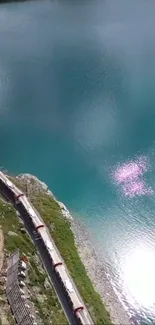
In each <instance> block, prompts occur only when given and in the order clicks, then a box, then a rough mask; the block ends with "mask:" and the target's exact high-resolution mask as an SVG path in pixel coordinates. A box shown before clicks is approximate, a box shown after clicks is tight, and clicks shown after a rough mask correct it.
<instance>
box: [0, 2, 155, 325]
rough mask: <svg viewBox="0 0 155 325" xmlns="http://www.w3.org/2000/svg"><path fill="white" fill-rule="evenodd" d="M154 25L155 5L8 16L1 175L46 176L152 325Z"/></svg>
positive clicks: (18, 8) (43, 5)
mask: <svg viewBox="0 0 155 325" xmlns="http://www.w3.org/2000/svg"><path fill="white" fill-rule="evenodd" d="M154 17H155V3H154V1H152V0H150V1H144V0H141V1H140V0H131V1H128V0H115V1H114V0H113V1H112V0H107V1H106V0H105V1H89V0H87V1H80V0H79V1H73V0H72V1H65V0H63V1H55V2H53V1H38V2H37V1H35V2H27V3H12V4H4V5H1V6H0V42H1V46H0V145H1V155H0V164H1V166H4V167H5V168H6V169H8V170H10V171H11V172H13V173H20V172H29V173H34V174H36V175H37V176H38V177H40V178H41V179H43V180H44V181H45V182H46V183H47V184H48V185H49V187H50V188H51V189H52V190H53V191H54V193H55V194H56V196H57V197H58V198H59V199H60V200H62V201H63V202H64V203H65V204H66V205H67V206H68V207H69V209H70V210H71V211H72V212H73V213H74V214H75V215H76V216H77V218H79V220H82V221H83V222H84V223H85V224H86V226H87V228H88V229H89V230H90V231H91V233H92V240H93V241H94V243H95V245H96V247H97V248H98V249H99V250H100V253H101V254H103V256H104V259H105V260H106V261H107V263H108V265H109V267H110V270H111V271H110V272H111V274H112V280H113V283H114V285H115V288H116V289H117V291H118V292H119V294H121V298H122V299H123V300H124V301H125V303H126V306H127V308H128V312H129V313H130V315H133V316H135V317H136V319H137V320H139V321H141V322H142V321H143V322H144V323H145V324H148V323H151V324H153V323H155V57H154V54H155V33H154V30H155V20H154ZM144 323H143V324H144Z"/></svg>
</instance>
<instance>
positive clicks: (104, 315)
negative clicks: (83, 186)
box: [15, 179, 112, 325]
mask: <svg viewBox="0 0 155 325" xmlns="http://www.w3.org/2000/svg"><path fill="white" fill-rule="evenodd" d="M15 182H16V184H17V185H18V186H19V187H21V188H22V190H26V186H25V184H24V182H23V181H21V180H20V181H19V180H17V179H16V180H15ZM31 185H32V187H31V191H29V198H30V200H31V202H32V203H33V205H34V206H35V207H36V209H37V210H38V211H39V212H40V214H41V216H42V218H43V219H44V221H45V222H46V225H47V226H48V228H49V230H50V233H51V235H52V238H53V239H54V241H55V244H56V245H57V247H58V249H59V251H60V253H61V255H62V257H63V258H64V260H65V263H66V265H67V267H68V269H69V272H70V274H71V275H72V277H73V279H74V281H75V283H76V285H77V288H78V290H79V292H80V294H81V296H82V297H83V299H84V301H85V303H86V306H87V307H88V309H89V311H90V313H91V316H92V318H93V320H94V323H95V324H102V325H103V324H104V325H110V324H112V323H111V320H110V316H109V313H108V312H107V310H106V309H105V307H104V306H103V303H102V301H101V298H100V296H99V294H98V293H97V292H96V291H95V289H94V287H93V285H92V283H91V281H90V279H89V277H88V275H87V273H86V270H85V267H84V265H83V263H82V262H81V259H80V257H79V254H78V251H77V248H76V246H75V241H74V236H73V233H72V231H71V229H70V222H69V221H68V220H66V219H65V218H64V217H63V216H62V213H61V210H60V207H59V205H58V203H57V202H56V201H55V200H54V199H53V198H52V197H50V196H49V195H47V194H46V193H45V192H42V193H40V192H36V191H35V182H34V181H33V180H32V183H31ZM32 189H33V190H32Z"/></svg>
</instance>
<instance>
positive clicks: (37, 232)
mask: <svg viewBox="0 0 155 325" xmlns="http://www.w3.org/2000/svg"><path fill="white" fill-rule="evenodd" d="M0 193H1V195H2V196H3V197H4V198H5V199H6V200H7V201H9V202H10V203H11V204H12V205H13V206H14V208H15V209H16V210H17V211H18V213H19V215H20V218H21V219H22V220H23V221H24V225H25V228H26V229H27V231H28V233H29V235H30V236H31V238H32V240H33V242H34V244H35V246H36V248H37V250H38V253H39V255H40V259H41V261H42V263H43V266H44V268H45V270H46V272H47V274H48V276H49V279H50V281H51V283H52V285H53V287H54V289H55V291H56V294H57V296H58V299H59V301H60V303H61V305H62V308H63V310H64V312H65V315H66V317H67V319H68V322H69V323H70V324H73V325H74V324H75V325H76V324H81V325H94V322H93V320H92V318H91V316H90V314H89V312H88V310H87V308H86V306H85V304H84V302H83V300H82V298H81V296H80V294H79V292H78V290H77V288H76V285H75V283H74V281H73V279H72V278H71V276H70V274H69V272H68V270H67V267H66V265H65V263H64V260H63V258H62V257H61V255H60V253H59V251H58V249H57V247H56V245H55V243H54V241H53V239H52V238H51V236H50V234H49V231H48V228H47V227H46V225H45V223H44V222H43V220H42V218H41V216H40V214H39V213H38V212H37V210H36V209H35V208H34V207H33V205H32V204H31V203H30V202H29V200H28V199H27V197H26V195H25V194H24V193H23V192H22V191H21V190H19V189H18V188H17V186H16V185H14V184H13V183H12V182H11V181H10V180H9V179H8V178H7V176H6V175H5V174H4V173H2V172H1V171H0Z"/></svg>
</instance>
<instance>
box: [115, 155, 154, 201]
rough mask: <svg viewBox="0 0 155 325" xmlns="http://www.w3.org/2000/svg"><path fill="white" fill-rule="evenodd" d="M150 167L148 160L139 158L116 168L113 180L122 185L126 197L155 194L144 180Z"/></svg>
mask: <svg viewBox="0 0 155 325" xmlns="http://www.w3.org/2000/svg"><path fill="white" fill-rule="evenodd" d="M148 167H149V163H148V160H147V158H146V157H139V158H138V159H136V160H135V161H130V162H127V163H124V164H122V165H120V166H118V167H117V168H116V170H115V171H114V172H113V178H114V180H115V182H116V183H117V184H121V185H122V189H123V192H124V194H125V196H130V197H133V196H135V195H138V196H140V195H149V194H153V190H152V189H151V188H150V187H147V185H146V184H145V182H144V180H143V178H142V176H143V174H144V173H145V172H146V171H147V170H148Z"/></svg>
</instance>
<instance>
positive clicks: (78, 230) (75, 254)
mask: <svg viewBox="0 0 155 325" xmlns="http://www.w3.org/2000/svg"><path fill="white" fill-rule="evenodd" d="M9 177H10V176H9ZM10 179H11V180H12V182H14V183H15V185H17V186H18V187H19V188H20V189H21V190H22V191H23V192H24V193H25V194H26V195H27V197H28V198H29V200H30V201H31V203H32V204H33V205H34V207H35V208H36V209H37V210H38V211H39V213H40V214H41V216H42V218H43V219H44V221H45V223H46V225H47V226H48V229H49V231H50V233H51V235H52V238H53V239H54V241H55V244H56V245H57V247H58V249H59V251H60V253H61V255H62V257H63V258H64V260H65V263H66V265H67V267H68V270H69V272H70V274H71V276H72V277H73V279H74V281H75V283H76V285H77V288H78V290H79V292H80V294H81V296H82V298H83V299H84V302H85V304H86V306H87V308H88V310H89V312H90V314H91V316H92V318H93V320H94V323H95V324H106V325H110V324H112V323H113V324H118V325H119V324H130V321H129V319H128V317H127V315H126V312H125V311H124V309H123V308H122V305H121V304H120V302H119V300H118V298H117V296H116V294H115V293H114V291H113V289H112V287H111V285H110V283H109V281H108V279H107V277H106V269H105V268H104V266H103V263H102V262H101V261H100V258H99V257H98V255H97V254H96V252H95V250H94V249H93V247H92V243H91V241H90V240H89V236H88V234H87V232H86V231H85V229H84V228H83V226H82V225H81V224H80V223H79V222H78V221H77V220H76V218H74V217H72V216H71V214H70V212H69V211H68V210H67V209H66V207H65V206H64V204H63V203H61V202H59V201H57V199H56V198H55V196H54V195H53V193H52V192H51V191H50V190H49V189H48V187H47V185H46V184H45V183H43V182H41V181H40V180H39V179H38V178H36V177H35V176H33V175H30V174H21V175H19V176H17V177H10ZM0 224H1V225H2V228H3V232H4V239H5V249H6V251H7V254H9V253H11V252H12V251H13V250H14V249H16V248H17V247H19V248H20V249H21V250H22V251H23V252H24V253H25V254H27V255H28V257H29V260H30V276H29V287H30V291H31V293H32V294H31V295H32V300H33V301H34V304H35V308H36V309H37V310H38V314H39V316H40V319H42V320H43V324H45V325H48V324H49V325H50V324H51V323H55V324H60V323H61V324H67V321H66V319H65V316H64V313H63V311H62V308H61V306H60V304H59V302H58V299H57V297H56V294H55V292H54V290H52V288H50V287H48V286H47V282H48V280H47V277H46V274H45V272H44V270H43V268H42V265H41V263H40V261H39V258H38V256H37V252H36V250H35V247H34V245H33V243H32V242H31V240H30V237H29V236H28V234H27V233H26V232H25V231H24V227H23V225H22V224H21V221H20V219H19V218H17V215H16V212H15V211H14V209H13V208H12V207H11V206H10V205H9V204H7V203H5V202H4V201H0ZM10 231H12V232H13V233H15V234H14V235H13V234H12V235H11V236H9V235H8V233H9V232H10ZM47 288H48V290H47Z"/></svg>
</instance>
